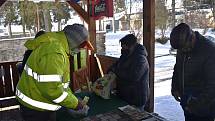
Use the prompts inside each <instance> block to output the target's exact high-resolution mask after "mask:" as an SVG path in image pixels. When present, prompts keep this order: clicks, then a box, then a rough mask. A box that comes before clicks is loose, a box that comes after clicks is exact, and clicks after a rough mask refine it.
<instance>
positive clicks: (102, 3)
mask: <svg viewBox="0 0 215 121" xmlns="http://www.w3.org/2000/svg"><path fill="white" fill-rule="evenodd" d="M88 3H89V6H88V8H89V14H90V16H91V17H93V18H94V19H95V20H98V19H100V18H102V17H104V16H106V17H113V0H88Z"/></svg>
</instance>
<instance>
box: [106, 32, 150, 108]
mask: <svg viewBox="0 0 215 121" xmlns="http://www.w3.org/2000/svg"><path fill="white" fill-rule="evenodd" d="M119 41H120V42H121V47H122V49H121V56H120V58H119V60H118V61H117V62H116V63H115V64H113V65H112V66H111V68H110V69H109V70H108V71H110V72H113V73H114V74H115V75H116V77H117V80H116V89H117V94H118V95H119V97H121V98H122V99H123V100H125V101H127V102H128V103H129V104H130V105H135V106H136V107H138V108H139V109H140V110H141V111H143V110H144V106H145V104H146V102H147V100H148V97H149V64H148V60H147V52H146V49H145V47H144V46H143V45H141V44H138V43H137V38H136V37H135V36H134V35H133V34H128V35H126V36H125V37H123V38H122V39H120V40H119Z"/></svg>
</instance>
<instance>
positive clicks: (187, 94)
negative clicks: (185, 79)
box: [180, 90, 214, 121]
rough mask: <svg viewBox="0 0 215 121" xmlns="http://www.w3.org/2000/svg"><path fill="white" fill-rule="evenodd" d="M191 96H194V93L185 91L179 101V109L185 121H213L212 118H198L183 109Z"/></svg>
mask: <svg viewBox="0 0 215 121" xmlns="http://www.w3.org/2000/svg"><path fill="white" fill-rule="evenodd" d="M191 96H196V93H195V92H194V91H192V90H185V94H184V95H183V96H182V99H181V103H180V104H181V107H182V109H183V110H184V117H185V121H214V118H213V117H212V116H204V117H202V116H198V115H195V114H193V113H190V112H188V111H187V110H186V109H185V107H186V106H187V101H188V99H189V98H190V97H191Z"/></svg>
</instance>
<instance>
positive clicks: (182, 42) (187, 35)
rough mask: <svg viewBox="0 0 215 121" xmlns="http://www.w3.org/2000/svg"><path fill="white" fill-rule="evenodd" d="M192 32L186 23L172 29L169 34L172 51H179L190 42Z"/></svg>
mask: <svg viewBox="0 0 215 121" xmlns="http://www.w3.org/2000/svg"><path fill="white" fill-rule="evenodd" d="M191 38H192V30H191V28H190V27H189V25H187V24H186V23H181V24H179V25H177V26H176V27H174V28H173V30H172V32H171V34H170V44H171V46H172V47H173V48H174V49H181V48H184V47H185V46H188V45H187V43H190V42H191Z"/></svg>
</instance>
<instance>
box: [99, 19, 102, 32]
mask: <svg viewBox="0 0 215 121" xmlns="http://www.w3.org/2000/svg"><path fill="white" fill-rule="evenodd" d="M101 30H102V21H101V20H99V31H101Z"/></svg>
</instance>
